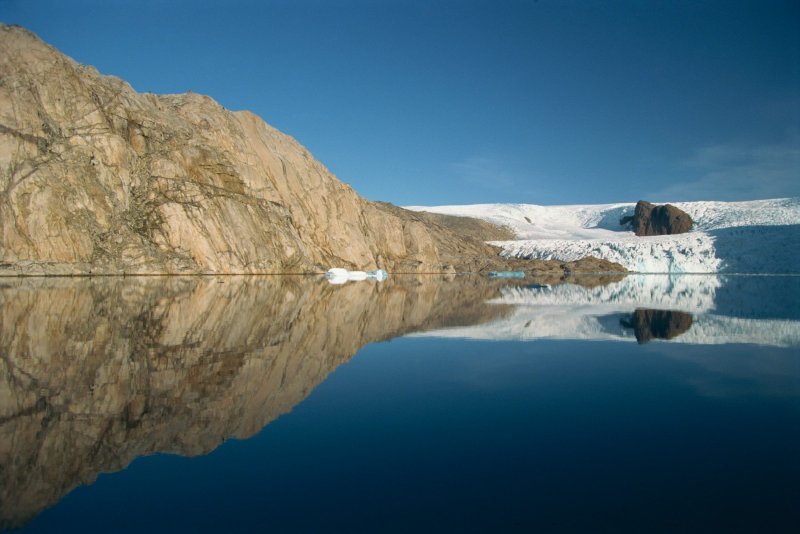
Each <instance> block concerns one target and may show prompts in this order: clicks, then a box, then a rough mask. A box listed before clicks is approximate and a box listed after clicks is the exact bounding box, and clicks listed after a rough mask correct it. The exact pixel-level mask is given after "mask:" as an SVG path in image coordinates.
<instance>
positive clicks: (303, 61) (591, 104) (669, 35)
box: [0, 0, 800, 205]
mask: <svg viewBox="0 0 800 534" xmlns="http://www.w3.org/2000/svg"><path fill="white" fill-rule="evenodd" d="M0 20H2V21H3V22H7V23H16V24H20V25H22V26H25V27H27V28H29V29H30V30H32V31H34V32H35V33H37V34H38V35H39V36H40V37H41V38H42V39H44V40H45V41H47V42H49V43H50V44H52V45H54V46H56V47H57V48H59V49H61V50H62V51H63V52H65V53H66V54H68V55H70V56H72V57H73V58H75V59H76V60H78V61H80V62H82V63H87V64H91V65H94V66H96V67H97V68H98V69H99V70H100V71H101V72H103V73H107V74H114V75H116V76H119V77H122V78H124V79H125V80H127V81H129V82H130V83H131V85H133V87H134V88H135V89H137V90H138V91H150V92H156V93H176V92H183V91H189V90H191V91H194V92H197V93H203V94H208V95H210V96H212V97H214V98H215V99H216V100H218V101H219V102H220V103H221V104H222V105H224V106H225V107H227V108H229V109H234V110H238V109H249V110H252V111H254V112H255V113H257V114H258V115H260V116H261V117H263V118H264V120H266V121H267V122H268V123H270V124H272V125H273V126H275V127H277V128H279V129H281V130H283V131H284V132H287V133H289V134H290V135H292V136H294V137H295V138H297V139H298V140H299V141H300V142H301V143H303V144H304V145H305V146H306V147H308V149H309V150H310V151H311V152H312V153H313V154H314V155H315V156H316V157H317V158H318V159H320V160H321V161H322V162H323V163H324V164H325V165H327V166H328V167H329V168H330V169H331V170H332V171H333V172H334V173H335V174H336V175H337V176H338V177H339V178H340V179H342V180H343V181H345V182H348V183H350V184H351V185H352V186H353V187H355V189H356V190H357V191H359V192H360V193H361V194H362V195H364V196H366V197H367V198H370V199H374V200H387V201H390V202H394V203H396V204H401V205H404V204H405V205H407V204H455V203H475V202H529V203H541V204H561V203H599V202H617V201H635V200H638V199H639V198H648V199H651V200H656V201H668V200H675V201H678V200H699V199H721V200H738V199H750V198H770V197H776V196H800V2H798V1H797V0H788V1H770V0H758V1H752V2H742V1H736V0H726V1H718V2H710V1H700V0H695V1H691V2H684V1H680V0H665V1H655V0H641V1H605V2H600V1H591V0H574V1H569V0H561V1H556V0H539V1H538V2H537V1H525V2H523V1H519V2H514V1H502V0H494V1H482V2H478V1H455V0H452V1H437V0H422V1H411V0H396V1H394V0H372V1H367V0H363V1H362V0H328V1H323V0H316V1H312V0H294V1H292V0H282V1H261V2H259V1H252V2H250V1H244V0H242V1H236V0H230V1H219V2H210V1H201V0H191V1H189V0H185V1H184V0H177V1H166V0H161V1H157V0H136V1H112V0H95V1H88V0H86V1H78V0H75V1H45V0H41V1H38V0H0Z"/></svg>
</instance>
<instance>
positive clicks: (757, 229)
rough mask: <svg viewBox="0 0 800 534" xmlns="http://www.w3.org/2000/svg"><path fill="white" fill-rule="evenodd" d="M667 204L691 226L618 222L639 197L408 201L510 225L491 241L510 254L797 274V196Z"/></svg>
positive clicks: (670, 269) (656, 267)
mask: <svg viewBox="0 0 800 534" xmlns="http://www.w3.org/2000/svg"><path fill="white" fill-rule="evenodd" d="M664 203H665V202H658V204H664ZM670 204H673V205H675V206H677V207H678V208H680V209H682V210H684V211H686V212H687V213H689V215H691V217H692V219H693V220H694V223H695V224H694V228H693V230H692V231H691V232H689V233H686V234H679V235H669V236H652V237H638V236H636V235H635V234H634V233H633V232H631V231H630V230H628V229H626V228H623V227H621V226H620V224H619V220H620V219H621V218H622V217H624V216H625V215H631V214H632V213H633V210H634V208H635V204H634V203H620V204H595V205H569V206H540V205H535V204H473V205H461V206H406V208H407V209H410V210H415V211H428V212H432V213H442V214H445V215H459V216H465V217H474V218H478V219H483V220H486V221H489V222H491V223H494V224H497V225H499V226H505V227H507V228H509V229H510V230H511V231H513V232H514V234H515V236H516V239H514V240H511V241H493V242H491V243H492V244H493V245H496V246H498V247H500V248H501V249H502V252H501V254H502V255H503V256H505V257H512V258H527V259H555V260H560V261H571V260H577V259H580V258H582V257H585V256H595V257H598V258H602V259H607V260H610V261H614V262H617V263H619V264H621V265H623V266H624V267H625V268H627V269H628V270H630V271H634V272H639V273H752V274H787V273H800V267H798V264H800V198H783V199H771V200H753V201H746V202H716V201H702V202H670Z"/></svg>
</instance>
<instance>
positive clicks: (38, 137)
mask: <svg viewBox="0 0 800 534" xmlns="http://www.w3.org/2000/svg"><path fill="white" fill-rule="evenodd" d="M446 222H447V224H443V221H437V220H434V219H432V218H425V217H424V216H419V215H416V214H413V213H412V212H408V211H406V210H402V209H399V208H395V207H393V206H388V205H385V204H382V203H374V202H369V201H367V200H365V199H363V198H361V197H360V196H358V195H357V194H356V193H355V192H354V191H353V189H352V188H350V187H349V186H348V185H346V184H344V183H342V182H340V181H339V180H338V179H337V178H336V177H335V176H333V174H331V172H330V171H328V169H326V168H325V167H324V166H323V165H322V164H321V163H319V162H318V161H317V160H315V159H314V158H313V157H312V156H311V154H310V153H309V152H308V150H306V149H305V148H304V147H303V146H301V145H300V144H299V143H298V142H297V141H295V140H294V139H293V138H291V137H289V136H288V135H285V134H283V133H281V132H279V131H278V130H276V129H274V128H272V127H270V126H269V125H267V124H266V123H265V122H264V121H262V120H261V119H260V118H259V117H257V116H255V115H254V114H252V113H249V112H247V111H237V112H232V111H229V110H227V109H224V108H223V107H222V106H220V105H219V104H218V103H216V102H215V101H214V100H212V99H211V98H209V97H206V96H200V95H197V94H193V93H187V94H180V95H154V94H147V93H145V94H139V93H137V92H136V91H134V90H133V89H132V88H131V87H130V85H128V84H127V83H125V82H124V81H122V80H120V79H118V78H115V77H111V76H103V75H101V74H99V73H98V72H97V71H96V70H95V69H94V68H92V67H88V66H84V65H80V64H78V63H77V62H75V61H73V60H72V59H70V58H68V57H66V56H64V55H63V54H61V53H60V52H58V51H57V50H55V49H54V48H52V47H50V46H48V45H47V44H45V43H43V42H42V41H41V40H39V38H38V37H36V36H35V35H33V34H32V33H30V32H28V31H27V30H25V29H23V28H20V27H16V26H6V25H0V275H2V274H6V275H8V274H90V273H91V274H125V273H131V274H156V273H294V272H319V271H321V270H325V269H327V268H329V267H330V266H340V267H346V268H351V269H374V268H383V269H386V270H388V271H390V272H452V271H469V270H474V269H475V268H476V267H479V266H480V264H481V262H482V261H484V260H485V259H486V258H496V257H497V255H498V249H496V248H494V247H491V246H489V245H487V244H485V243H484V242H483V241H482V240H481V239H479V238H477V237H475V236H474V235H472V236H471V235H462V234H460V233H458V227H459V225H457V224H456V225H454V224H452V223H453V221H446ZM467 226H468V225H467ZM479 230H480V229H479ZM480 231H482V230H480Z"/></svg>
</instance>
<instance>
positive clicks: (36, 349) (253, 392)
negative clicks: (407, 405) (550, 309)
mask: <svg viewBox="0 0 800 534" xmlns="http://www.w3.org/2000/svg"><path fill="white" fill-rule="evenodd" d="M498 287H499V286H498V285H492V284H488V283H486V281H485V280H484V279H481V278H478V277H455V278H454V279H452V280H451V281H446V280H442V279H431V278H416V277H415V278H410V279H407V280H405V281H401V280H400V279H399V277H396V278H393V279H391V280H389V281H388V282H385V283H383V284H380V285H378V284H374V283H369V282H367V283H358V284H347V285H345V286H341V287H335V286H330V285H329V284H327V283H325V282H321V281H318V280H315V279H309V278H306V277H246V278H238V277H225V278H201V277H198V278H175V277H170V278H143V279H142V278H133V279H132V278H100V279H96V278H95V279H23V280H20V279H6V282H4V283H3V286H2V287H0V529H3V528H9V527H16V526H19V525H22V524H24V523H25V522H27V521H28V520H30V519H31V518H32V517H34V516H35V515H36V514H37V513H38V512H39V511H41V510H42V509H44V508H46V507H48V506H50V505H52V504H54V503H55V502H57V501H58V500H59V499H60V498H61V497H62V496H63V495H65V494H66V493H67V492H69V491H70V490H71V489H72V488H74V487H75V486H76V485H80V484H89V483H92V481H94V479H95V477H96V476H97V475H98V474H99V473H101V472H112V471H117V470H120V469H123V468H124V467H125V466H126V465H128V464H129V463H130V462H131V461H132V460H133V459H135V458H136V457H138V456H142V455H146V454H152V453H156V452H174V453H178V454H183V455H197V454H203V453H206V452H209V451H211V450H213V449H214V448H216V447H217V446H218V445H219V444H220V443H222V442H223V441H224V440H225V439H226V438H229V437H237V438H245V437H248V436H251V435H253V434H254V433H256V432H258V431H259V430H260V429H261V428H263V427H264V425H266V424H267V423H269V422H270V421H271V420H273V419H275V418H276V417H278V416H280V415H281V414H283V413H286V412H288V411H290V410H291V409H292V407H293V406H295V405H297V404H298V403H299V402H301V401H302V400H303V399H304V398H306V397H307V396H308V395H309V394H310V393H311V391H312V390H313V389H314V388H315V387H316V386H317V385H318V384H319V383H321V382H322V381H324V380H325V378H326V377H327V376H328V374H329V373H331V372H332V371H333V370H334V369H335V368H336V367H337V366H338V365H340V364H342V363H344V362H346V361H348V360H349V359H350V358H351V357H352V356H353V354H355V353H356V351H358V349H359V348H360V347H362V346H363V345H364V344H366V343H370V342H373V341H381V340H385V339H388V338H391V337H394V336H397V335H401V334H404V333H408V332H411V331H418V330H423V329H426V328H442V327H445V326H457V325H461V326H463V325H469V324H476V323H480V322H483V321H488V320H492V319H496V318H498V316H502V315H504V314H505V313H507V312H508V311H509V309H510V308H508V307H505V306H497V305H487V304H483V302H484V301H485V300H487V299H488V298H492V297H494V296H496V293H497V290H498Z"/></svg>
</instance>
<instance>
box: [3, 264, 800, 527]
mask: <svg viewBox="0 0 800 534" xmlns="http://www.w3.org/2000/svg"><path fill="white" fill-rule="evenodd" d="M739 283H740V284H741V283H742V282H741V280H739ZM759 283H761V284H763V281H759ZM792 283H796V281H793V282H792ZM247 289H248V292H252V291H253V288H252V287H248V288H247ZM262 289H263V288H262ZM284 289H285V288H284ZM192 290H193V291H195V292H196V291H197V289H196V288H192ZM267 290H269V291H272V293H270V294H274V293H275V291H276V289H275V287H273V286H270V287H268V288H267V289H266V290H265V291H267ZM281 291H283V293H280V291H278V293H280V295H281V298H279V299H277V300H276V301H280V302H285V300H286V294H287V293H286V291H284V290H283V289H281ZM325 291H327V288H326V289H325ZM348 291H351V293H352V294H351V295H350V297H353V295H356V293H354V292H355V291H356V290H355V289H350V290H348ZM358 291H366V290H365V289H359V290H358ZM370 291H371V290H370ZM404 291H405V290H404ZM415 291H417V292H416V293H415ZM437 291H438V290H437ZM288 292H289V293H291V294H292V295H295V297H296V296H297V295H301V294H303V293H302V292H298V291H297V288H296V287H292V288H290V289H289V290H288ZM435 294H436V295H439V296H442V293H441V292H436V293H435ZM226 295H228V298H231V297H230V294H226ZM403 295H404V296H405V297H406V299H407V300H408V299H409V298H410V296H416V297H418V298H419V299H420V302H422V301H426V302H427V300H426V299H423V296H426V295H428V294H427V293H426V294H425V295H422V294H419V293H418V290H417V289H415V290H412V291H411V292H410V293H409V292H407V291H405V292H404V293H403ZM342 296H343V294H342V293H339V294H328V293H324V294H322V295H314V298H315V299H320V301H321V302H324V299H326V298H327V299H331V298H332V299H334V300H335V302H334V304H335V305H334V306H333V308H334V309H339V310H341V301H338V300H336V299H338V298H340V297H342ZM483 296H485V295H483V294H481V297H482V298H483ZM348 300H349V299H348ZM233 301H235V298H234V299H233ZM349 301H350V300H349ZM351 303H352V301H351ZM238 304H241V302H239V303H238ZM161 305H162V306H163V303H162V304H161ZM398 305H400V304H398ZM426 305H428V306H430V303H428V304H426ZM323 306H324V304H323ZM405 306H406V307H407V309H406V311H405V313H406V314H408V313H410V312H411V311H412V310H413V309H417V308H419V307H420V306H422V304H416V305H415V306H411V307H408V306H409V305H408V303H407V302H406V304H405ZM494 306H495V308H488V311H486V312H481V313H488V314H489V317H490V323H489V324H492V323H491V321H501V322H502V321H509V320H510V319H509V318H510V317H511V315H510V314H511V313H513V311H514V310H513V309H512V310H499V309H498V307H499V306H500V305H498V304H494ZM309 309H311V308H309ZM276 310H277V308H274V307H273V308H270V309H269V312H270V314H269V315H270V316H271V317H273V318H275V319H278V316H279V313H278V312H277V311H276ZM341 312H342V313H343V314H344V315H345V316H347V318H348V319H351V318H352V317H351V316H348V315H347V313H346V311H345V310H341ZM374 313H375V312H374V310H372V311H371V312H370V313H369V314H367V315H361V316H359V317H361V319H358V320H361V321H367V323H368V322H369V321H368V320H366V319H364V317H366V316H369V317H373V316H374ZM476 313H477V312H476ZM575 313H576V314H579V313H581V312H578V311H577V310H576V312H575ZM497 314H499V318H498V317H497V316H496V315H497ZM234 315H235V314H234ZM432 315H433V316H436V317H437V319H436V321H433V322H434V323H436V324H433V325H432V326H433V330H434V331H439V330H440V329H441V328H445V331H447V328H448V327H450V326H459V327H463V326H465V325H466V326H469V325H470V323H472V326H474V325H476V324H477V325H478V326H480V325H485V324H486V323H485V321H486V317H481V318H480V319H476V315H475V314H472V315H471V316H470V317H462V316H459V317H455V318H453V317H450V318H444V319H443V318H442V316H441V313H439V312H432ZM771 315H775V312H772V313H771ZM389 319H390V317H389V316H388V315H387V317H385V318H383V320H384V321H385V322H386V323H388V322H389ZM302 320H303V318H302V314H300V315H298V316H297V317H296V318H295V323H293V325H292V327H291V328H289V329H288V331H289V332H292V331H294V330H297V328H298V326H297V322H298V321H299V322H302ZM319 320H320V319H319V317H317V318H316V319H315V323H314V325H315V326H316V327H319V328H321V326H320V325H319V324H318V322H319ZM406 320H407V319H406ZM702 320H703V319H702V317H699V316H698V314H695V319H694V321H695V322H694V324H693V325H692V326H696V325H699V324H701V323H702ZM449 322H454V323H456V324H453V325H451V324H449ZM428 324H431V323H430V321H429V323H428ZM498 324H499V323H498ZM737 324H738V323H737ZM388 326H389V325H388V324H387V327H388ZM762 326H763V327H765V328H769V327H770V326H773V327H774V326H775V323H763V325H762ZM781 327H782V328H784V329H785V328H786V324H782V326H781ZM788 327H789V334H788V335H789V339H792V338H791V336H792V335H793V332H796V331H793V330H791V329H792V328H796V324H794V325H793V324H792V323H791V322H790V323H788ZM172 328H177V327H176V326H174V325H173V326H172ZM364 328H366V329H369V328H371V327H370V326H369V324H366V325H364V326H363V328H362V329H361V330H359V331H361V332H362V333H363V331H364ZM393 328H394V329H395V330H396V325H395V327H393ZM412 330H417V331H419V330H429V329H428V328H423V327H421V326H419V325H418V326H417V327H415V328H413V329H412ZM600 331H601V332H602V331H603V330H602V329H601V330H600ZM689 332H691V327H690V329H689V330H688V331H683V332H682V333H678V334H676V335H675V336H674V337H672V338H671V339H670V340H669V341H665V340H658V339H655V340H651V341H649V342H647V343H644V344H637V343H636V342H634V341H633V340H632V339H631V340H628V339H622V338H621V339H620V340H616V341H615V340H602V341H600V340H592V339H578V340H576V339H558V340H554V339H535V340H528V341H518V340H514V339H506V340H494V341H485V340H484V341H480V340H468V339H459V338H442V337H437V336H434V337H399V338H393V339H391V340H390V341H374V342H371V343H369V344H367V345H366V346H364V347H363V348H361V349H360V350H358V351H357V353H356V354H355V356H353V357H352V358H344V360H343V361H341V362H339V363H338V364H336V365H334V366H333V368H332V372H331V373H330V374H329V375H326V378H325V379H324V380H322V381H320V383H319V384H317V385H314V386H313V387H310V391H309V392H308V395H307V397H305V398H304V399H301V400H300V401H299V402H297V403H296V404H295V405H293V406H290V407H289V408H291V411H290V412H289V413H285V414H283V415H281V416H279V417H277V418H276V419H274V420H272V422H269V423H268V424H266V426H265V427H264V428H263V429H261V430H260V431H257V433H256V434H255V435H253V436H252V437H249V438H248V439H230V440H227V441H225V442H224V443H222V444H219V445H218V446H216V445H212V446H211V451H210V452H208V453H207V454H201V455H197V456H192V457H185V456H182V455H178V454H163V453H161V452H159V451H157V450H147V447H146V446H145V447H144V448H143V449H142V450H138V451H137V455H136V459H134V460H133V461H132V463H130V465H128V466H127V467H126V468H125V469H123V470H121V471H116V472H113V473H110V474H100V475H99V476H98V477H97V479H96V480H95V481H94V482H93V483H91V484H89V485H79V486H78V487H76V488H75V489H73V490H71V491H69V492H67V494H66V496H64V497H63V498H61V499H60V500H58V501H57V502H55V503H49V504H50V507H48V508H46V509H44V510H43V511H41V512H39V513H37V514H36V515H35V517H34V518H32V519H31V520H30V521H28V522H27V523H26V524H25V531H27V532H66V531H102V532H108V531H115V532H122V531H129V532H141V531H164V532H167V531H169V532H174V531H195V532H196V531H208V532H220V531H274V532H332V531H336V532H376V531H394V532H408V531H457V532H463V531H482V532H496V531H534V530H539V531H545V532H553V531H577V532H587V531H591V532H595V531H630V532H652V531H669V532H708V531H725V532H793V531H797V527H798V526H800V507H798V506H797V503H798V502H800V454H798V451H800V354H799V353H798V347H797V346H793V345H788V346H787V344H786V343H785V340H786V339H787V337H786V335H784V336H783V337H782V338H780V339H783V340H784V342H780V341H776V342H775V344H773V345H768V344H763V343H764V340H763V338H760V339H761V341H762V344H755V343H748V344H741V343H739V344H725V343H723V344H713V345H708V344H699V343H682V342H679V340H680V337H681V335H684V336H686V335H688V334H689ZM254 333H255V334H257V333H258V329H256V330H255V332H254V330H253V329H249V330H248V334H247V335H244V334H243V336H244V338H246V339H249V340H250V341H249V345H248V344H247V343H245V345H246V346H248V347H250V348H249V349H246V350H245V352H247V350H253V351H255V353H257V354H260V352H259V351H264V350H266V351H269V350H271V349H269V347H270V346H274V345H271V344H270V343H275V340H274V338H275V337H276V336H277V334H275V333H272V334H271V336H272V337H271V338H270V339H271V340H272V341H270V339H264V340H262V341H264V342H263V343H259V342H256V341H254V340H253V339H254ZM673 333H674V332H673ZM301 334H302V335H301ZM160 335H161V336H163V335H165V334H164V330H162V331H161V332H160ZM196 335H198V336H199V335H200V334H196ZM309 335H311V334H310V333H309V332H308V331H306V330H304V329H301V331H299V332H297V336H298V337H303V336H305V337H303V339H307V338H308V336H309ZM720 335H722V334H720ZM248 336H249V337H248ZM184 337H185V336H184ZM291 337H292V336H291V335H289V338H287V339H283V340H282V341H281V343H293V341H291V339H290V338H291ZM328 337H329V338H332V337H333V336H332V335H331V334H329V335H328ZM368 337H369V336H368ZM379 337H380V336H379ZM388 337H390V338H391V337H392V336H391V335H390V336H388ZM715 339H716V338H715ZM767 339H769V338H767ZM196 343H201V344H202V341H196ZM294 343H297V345H296V347H297V350H299V351H303V350H305V349H306V348H307V347H308V345H305V344H304V342H296V341H294ZM312 346H315V347H317V348H319V347H325V344H324V343H323V344H322V345H313V344H312ZM265 347H266V348H265ZM150 350H153V349H152V348H151V349H150ZM228 350H230V349H228ZM320 350H327V349H326V348H322V349H320ZM223 352H224V351H217V356H216V357H217V358H219V357H221V356H219V354H222V353H223ZM248 354H249V353H248ZM313 356H314V355H313V354H310V353H309V354H300V355H298V357H299V358H300V360H299V361H306V360H307V359H308V358H312V357H313ZM248 361H250V360H248ZM214 365H216V363H215V364H214ZM250 365H252V364H250ZM223 367H224V366H223ZM289 367H290V366H288V365H287V366H286V368H285V369H284V370H283V371H281V373H282V376H283V377H284V379H283V380H284V386H285V384H286V383H287V382H291V380H292V378H291V376H292V374H291V371H288V370H287V369H289ZM218 371H219V372H225V370H224V369H223V368H219V369H218ZM228 372H231V373H233V372H234V371H228ZM236 372H239V373H250V372H252V371H248V370H247V369H242V370H240V371H236ZM301 374H302V373H301ZM211 376H217V375H216V374H212V375H211ZM237 376H238V375H237ZM269 376H272V375H269ZM303 376H305V375H303ZM312 382H313V380H312ZM207 387H208V388H214V387H215V386H214V385H213V384H207ZM224 387H226V388H228V389H227V390H226V391H228V392H230V385H227V386H224ZM275 387H281V386H275ZM233 393H234V394H236V395H245V396H246V395H248V394H253V393H252V392H248V391H239V392H235V391H234V392H233ZM204 395H211V393H209V392H205V393H204V392H203V391H201V390H199V389H198V390H197V391H196V396H195V397H194V398H193V399H192V402H199V403H201V402H203V399H204ZM215 398H216V397H215ZM226 398H227V397H226ZM237 398H238V397H237ZM152 406H153V409H154V410H155V409H156V403H155V401H152ZM160 409H162V410H164V412H165V413H162V414H160V415H159V414H156V415H153V417H156V416H158V417H161V418H162V419H164V418H166V420H167V422H168V423H170V421H172V419H170V418H171V417H172V418H174V422H172V423H170V424H172V425H188V424H189V423H187V422H186V420H184V419H182V418H181V417H178V416H176V415H175V413H177V411H178V410H180V408H175V410H176V411H175V412H174V413H173V412H172V411H171V410H172V408H170V409H169V410H166V409H164V408H163V407H162V408H160ZM166 412H169V413H166ZM144 413H145V414H147V413H148V412H147V410H145V411H144ZM240 415H241V413H237V412H236V411H235V410H234V411H232V412H230V413H226V412H224V411H223V412H221V413H219V414H215V416H214V417H223V418H225V417H228V418H232V419H236V418H237V417H240ZM147 417H148V416H147V415H143V416H140V419H139V420H140V421H142V422H141V423H138V424H140V425H141V426H146V425H147V424H148V418H147ZM203 417H211V416H209V415H208V414H205V415H204V416H203ZM195 419H196V417H195ZM200 423H201V424H202V421H200ZM75 424H79V423H75ZM213 424H215V420H214V419H213V418H211V419H209V425H212V426H213ZM113 426H114V425H109V428H111V427H113ZM132 428H133V427H132ZM108 432H109V433H110V434H113V433H114V432H116V431H115V430H113V429H110V430H108ZM135 432H136V430H135V428H134V429H132V430H127V431H120V432H119V435H118V436H117V437H116V438H114V440H113V445H112V441H103V440H102V439H101V440H100V441H98V443H102V447H112V446H116V447H118V448H119V450H123V449H125V448H126V447H132V446H134V445H131V444H130V443H126V441H125V436H126V435H130V436H131V439H136V440H141V439H142V436H141V435H138V434H137V435H136V436H135V438H134V436H133V435H134V433H135ZM162 432H163V430H162ZM176 435H177V436H178V438H177V442H176V443H179V444H180V440H181V438H180V436H181V435H182V434H181V432H177V433H176ZM185 435H187V436H188V435H192V436H197V435H200V436H202V435H203V432H202V430H200V431H199V433H197V432H188V431H187V433H186V434H185ZM33 442H34V443H36V440H33ZM39 446H41V447H42V450H43V451H44V450H46V449H47V446H46V444H41V443H39ZM179 446H180V445H179ZM187 447H189V448H191V445H190V444H189V445H187ZM114 452H115V451H111V453H112V454H113V453H114ZM89 454H91V450H90V453H89ZM96 454H97V455H98V456H102V454H103V452H102V451H99V449H98V452H96ZM87 461H88V463H89V464H91V458H89V459H88V460H87ZM32 467H33V468H35V467H37V464H35V463H34V465H33V466H32ZM50 469H54V467H52V466H51V467H50ZM55 469H57V468H55ZM20 473H22V476H24V475H25V471H24V470H23V471H20ZM5 480H8V478H6V479H5Z"/></svg>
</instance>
